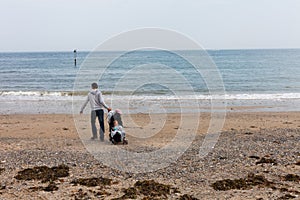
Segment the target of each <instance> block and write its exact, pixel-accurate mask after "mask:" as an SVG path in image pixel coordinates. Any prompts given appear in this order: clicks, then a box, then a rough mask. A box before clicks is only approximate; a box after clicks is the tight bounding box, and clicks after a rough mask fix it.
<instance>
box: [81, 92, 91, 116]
mask: <svg viewBox="0 0 300 200" xmlns="http://www.w3.org/2000/svg"><path fill="white" fill-rule="evenodd" d="M88 102H89V95H88V96H87V97H86V100H85V102H84V104H83V105H82V107H81V109H80V114H82V113H83V110H84V109H85V107H86V105H87V104H88Z"/></svg>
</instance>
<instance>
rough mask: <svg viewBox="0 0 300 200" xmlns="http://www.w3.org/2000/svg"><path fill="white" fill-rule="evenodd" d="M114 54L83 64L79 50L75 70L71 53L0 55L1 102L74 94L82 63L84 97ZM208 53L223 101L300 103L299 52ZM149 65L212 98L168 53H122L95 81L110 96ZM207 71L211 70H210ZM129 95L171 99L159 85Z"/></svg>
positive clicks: (174, 82)
mask: <svg viewBox="0 0 300 200" xmlns="http://www.w3.org/2000/svg"><path fill="white" fill-rule="evenodd" d="M117 54H118V53H116V52H98V53H97V54H96V55H97V56H96V57H97V58H95V59H93V58H91V57H90V58H89V59H88V60H85V59H86V58H88V55H89V53H88V52H80V51H79V52H78V53H77V67H74V57H73V56H74V55H73V52H38V53H0V100H1V101H2V102H6V101H8V100H10V101H11V100H13V99H15V98H16V97H17V99H18V100H20V99H27V100H28V99H29V100H40V99H39V98H40V97H43V98H50V99H51V98H52V97H53V98H54V97H55V98H60V97H65V96H66V95H68V94H70V92H71V91H73V88H74V81H75V79H76V76H77V73H78V72H79V70H80V65H81V64H85V65H89V66H91V67H90V68H88V69H86V70H83V71H80V72H79V73H80V74H81V75H82V74H85V77H86V78H84V79H83V80H81V81H82V82H83V84H81V87H76V91H77V92H78V93H76V95H82V94H85V93H86V91H88V90H89V85H90V83H91V81H92V80H95V79H93V78H89V77H95V75H97V74H98V69H100V68H101V69H103V68H104V67H106V66H105V62H106V61H107V60H109V59H111V58H114V57H115V56H116V55H117ZM183 54H185V55H187V56H188V57H190V58H192V59H193V58H196V56H198V53H197V52H195V51H184V52H183ZM208 54H209V56H210V57H211V59H212V61H213V62H214V63H215V65H216V66H217V68H218V70H219V71H220V74H221V76H222V79H223V83H224V87H225V92H226V95H227V96H226V98H227V99H261V100H264V99H274V98H277V99H281V98H282V99H300V49H274V50H210V51H208ZM94 56H95V55H94ZM149 63H159V64H163V65H166V66H171V68H172V69H174V70H175V71H177V72H178V73H179V74H181V75H182V76H183V77H185V78H186V79H187V80H188V82H189V84H191V86H192V88H193V91H194V92H196V94H197V95H198V97H199V99H209V98H210V96H209V91H208V88H207V86H206V84H205V77H201V75H199V73H197V72H196V71H195V69H194V68H193V67H191V66H190V64H189V63H188V62H186V61H185V60H183V59H180V58H178V57H176V56H174V54H172V53H170V52H163V51H137V52H131V53H128V54H125V55H124V56H122V57H121V58H119V59H118V60H116V61H115V62H113V63H112V64H111V65H110V66H109V67H108V68H107V69H106V71H105V73H104V74H103V76H102V77H101V78H100V80H99V79H96V80H99V82H100V85H101V90H102V91H103V92H104V93H105V94H110V93H112V91H114V90H115V84H116V83H117V82H118V81H120V79H122V77H124V74H126V73H127V72H128V71H130V70H131V69H132V67H133V66H138V65H144V64H149ZM151 70H152V71H151ZM206 70H208V71H209V68H208V69H206ZM141 73H143V71H140V72H136V74H135V75H134V76H132V77H130V78H129V79H128V80H126V83H125V84H126V87H127V85H128V87H129V88H131V87H132V88H134V86H135V84H136V83H137V80H140V79H141V78H143V76H142V74H141ZM147 73H149V75H151V74H155V76H154V77H153V78H155V79H156V80H158V82H159V80H160V79H161V80H163V82H168V83H171V84H172V85H174V87H175V88H176V87H178V88H180V86H181V85H182V83H181V82H180V81H177V80H176V79H175V78H174V77H172V75H171V76H170V75H169V76H168V75H166V74H165V73H164V71H159V72H157V70H156V71H155V66H154V65H153V68H152V67H151V66H150V67H149V68H148V72H147ZM151 78H152V77H151ZM151 78H150V79H149V80H151ZM128 87H127V88H128ZM80 91H82V93H81V92H80ZM114 92H116V91H114ZM117 92H118V94H119V95H121V96H122V95H125V96H126V95H128V93H126V92H125V91H119V90H118V91H117ZM127 92H128V91H127ZM130 92H134V94H135V95H137V96H152V97H154V96H155V97H157V98H163V97H166V98H167V97H170V96H172V91H170V90H169V89H168V88H164V87H163V86H160V85H158V84H146V85H143V86H140V87H138V89H137V90H136V91H130Z"/></svg>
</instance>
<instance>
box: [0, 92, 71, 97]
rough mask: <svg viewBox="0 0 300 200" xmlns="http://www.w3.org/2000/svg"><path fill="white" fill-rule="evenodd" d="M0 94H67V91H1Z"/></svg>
mask: <svg viewBox="0 0 300 200" xmlns="http://www.w3.org/2000/svg"><path fill="white" fill-rule="evenodd" d="M0 95H1V96H69V93H68V92H47V91H3V92H0Z"/></svg>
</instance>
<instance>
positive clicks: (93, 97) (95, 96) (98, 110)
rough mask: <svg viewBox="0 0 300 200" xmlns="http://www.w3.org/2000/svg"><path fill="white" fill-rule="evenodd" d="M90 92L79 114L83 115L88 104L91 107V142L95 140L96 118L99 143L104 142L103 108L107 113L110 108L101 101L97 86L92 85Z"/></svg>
mask: <svg viewBox="0 0 300 200" xmlns="http://www.w3.org/2000/svg"><path fill="white" fill-rule="evenodd" d="M91 86H92V90H91V91H90V92H89V94H88V96H87V98H86V101H85V102H84V104H83V106H82V107H81V110H80V114H82V113H83V110H84V108H85V107H86V105H87V104H88V102H90V105H91V110H92V111H91V125H92V132H93V137H92V138H91V139H92V140H95V139H97V128H96V118H97V117H98V121H99V124H100V130H99V134H100V141H101V142H103V141H104V132H105V129H104V110H103V109H104V108H106V109H107V110H108V111H111V108H109V107H108V106H107V105H106V104H105V102H104V99H103V96H102V93H101V91H100V90H98V84H97V83H92V85H91Z"/></svg>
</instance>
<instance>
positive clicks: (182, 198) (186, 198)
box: [179, 194, 198, 200]
mask: <svg viewBox="0 0 300 200" xmlns="http://www.w3.org/2000/svg"><path fill="white" fill-rule="evenodd" d="M179 200H198V199H197V198H195V197H193V196H191V195H189V194H184V195H182V196H180V197H179Z"/></svg>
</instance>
